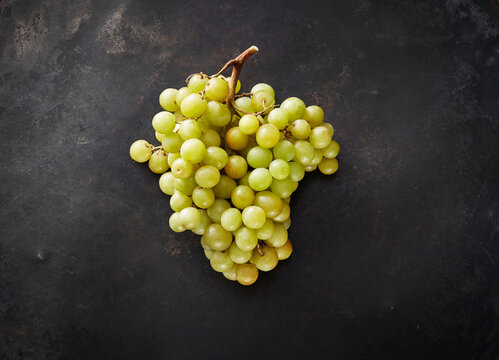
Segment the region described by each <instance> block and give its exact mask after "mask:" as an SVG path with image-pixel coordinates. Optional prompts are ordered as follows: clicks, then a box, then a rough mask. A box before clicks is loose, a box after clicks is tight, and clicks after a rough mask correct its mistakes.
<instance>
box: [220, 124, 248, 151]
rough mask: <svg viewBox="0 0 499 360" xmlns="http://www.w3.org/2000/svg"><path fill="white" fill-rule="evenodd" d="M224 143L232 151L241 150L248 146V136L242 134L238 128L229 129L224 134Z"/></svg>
mask: <svg viewBox="0 0 499 360" xmlns="http://www.w3.org/2000/svg"><path fill="white" fill-rule="evenodd" d="M225 142H226V143H227V145H228V146H229V147H230V148H231V149H233V150H241V149H244V148H245V147H246V145H248V135H246V134H243V133H242V132H241V130H240V129H239V127H237V126H235V127H233V128H230V129H229V130H228V131H227V133H226V134H225Z"/></svg>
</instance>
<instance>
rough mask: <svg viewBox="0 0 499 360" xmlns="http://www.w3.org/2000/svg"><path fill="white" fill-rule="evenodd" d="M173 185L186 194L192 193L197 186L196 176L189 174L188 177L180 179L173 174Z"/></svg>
mask: <svg viewBox="0 0 499 360" xmlns="http://www.w3.org/2000/svg"><path fill="white" fill-rule="evenodd" d="M173 178H174V180H173V186H174V187H175V189H177V190H178V191H181V192H182V193H184V194H185V195H189V196H191V195H192V192H193V191H194V188H195V187H196V181H195V180H194V176H192V175H191V176H189V177H188V178H187V179H179V178H176V177H175V176H173Z"/></svg>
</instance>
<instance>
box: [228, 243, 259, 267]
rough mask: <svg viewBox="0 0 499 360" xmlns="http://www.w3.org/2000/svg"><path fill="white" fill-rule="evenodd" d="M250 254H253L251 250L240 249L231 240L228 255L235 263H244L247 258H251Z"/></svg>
mask: <svg viewBox="0 0 499 360" xmlns="http://www.w3.org/2000/svg"><path fill="white" fill-rule="evenodd" d="M251 255H253V252H252V251H251V250H250V251H244V250H241V249H239V247H238V246H237V244H236V243H235V242H233V243H232V245H231V246H230V247H229V257H230V259H231V260H232V261H233V262H235V263H236V264H244V263H246V262H248V260H249V259H250V258H251Z"/></svg>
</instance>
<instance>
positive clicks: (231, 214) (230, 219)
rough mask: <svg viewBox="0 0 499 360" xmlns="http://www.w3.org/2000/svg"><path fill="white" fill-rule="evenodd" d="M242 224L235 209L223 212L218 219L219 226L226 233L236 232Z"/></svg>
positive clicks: (239, 214)
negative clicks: (226, 231)
mask: <svg viewBox="0 0 499 360" xmlns="http://www.w3.org/2000/svg"><path fill="white" fill-rule="evenodd" d="M242 223H243V220H242V216H241V212H240V211H239V210H237V209H235V208H229V209H227V210H225V211H224V212H223V213H222V216H221V217H220V224H221V225H222V226H223V228H224V229H225V230H228V231H236V230H237V229H239V228H240V227H241V225H242ZM248 260H249V259H248ZM246 261H247V260H246ZM246 261H245V262H246Z"/></svg>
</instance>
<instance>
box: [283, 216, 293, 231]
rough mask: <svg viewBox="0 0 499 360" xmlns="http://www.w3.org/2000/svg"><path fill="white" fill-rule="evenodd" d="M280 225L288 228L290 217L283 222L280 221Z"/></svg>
mask: <svg viewBox="0 0 499 360" xmlns="http://www.w3.org/2000/svg"><path fill="white" fill-rule="evenodd" d="M282 226H284V228H285V229H286V230H288V229H289V227H290V226H291V218H288V220H286V221H285V222H283V223H282Z"/></svg>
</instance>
